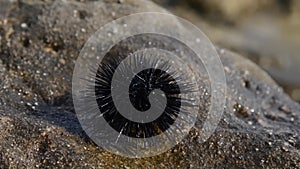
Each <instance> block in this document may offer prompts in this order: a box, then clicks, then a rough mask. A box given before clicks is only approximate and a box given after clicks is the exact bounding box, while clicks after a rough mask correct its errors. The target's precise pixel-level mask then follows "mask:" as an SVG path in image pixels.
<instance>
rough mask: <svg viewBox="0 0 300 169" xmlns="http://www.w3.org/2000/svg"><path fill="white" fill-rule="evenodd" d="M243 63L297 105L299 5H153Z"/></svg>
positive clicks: (236, 1)
mask: <svg viewBox="0 0 300 169" xmlns="http://www.w3.org/2000/svg"><path fill="white" fill-rule="evenodd" d="M153 1H154V2H156V3H158V4H159V5H161V6H163V7H165V8H167V9H168V10H170V11H171V12H172V13H174V14H176V15H178V16H180V17H182V18H185V19H187V20H189V21H190V22H192V23H193V24H195V25H196V26H198V27H199V28H200V29H201V30H202V31H203V32H204V33H206V35H208V37H209V38H210V39H211V40H212V41H213V43H214V44H216V45H217V46H220V47H226V48H229V49H231V50H233V51H236V52H238V53H240V54H242V55H243V56H245V57H248V58H249V59H251V60H252V61H254V62H255V63H257V64H258V65H260V66H261V67H262V68H263V69H265V70H266V71H267V72H269V74H270V75H271V76H272V77H273V78H274V79H275V80H276V81H277V82H278V83H279V84H280V85H281V86H282V87H284V89H285V91H286V92H287V93H288V94H290V95H291V97H292V98H293V99H295V100H297V101H298V102H300V1H299V0H153Z"/></svg>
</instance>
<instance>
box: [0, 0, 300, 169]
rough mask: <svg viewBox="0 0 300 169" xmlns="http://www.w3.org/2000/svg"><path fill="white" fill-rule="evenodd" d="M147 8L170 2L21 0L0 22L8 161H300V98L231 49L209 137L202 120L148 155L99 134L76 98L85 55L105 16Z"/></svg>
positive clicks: (165, 164) (281, 164) (55, 164)
mask: <svg viewBox="0 0 300 169" xmlns="http://www.w3.org/2000/svg"><path fill="white" fill-rule="evenodd" d="M142 11H164V10H163V9H161V8H159V7H157V6H156V5H154V4H153V3H152V2H149V1H144V0H138V1H136V0H125V1H122V3H120V1H117V0H116V1H108V0H107V1H87V2H77V1H71V2H69V1H68V3H66V2H65V1H57V2H52V1H45V2H44V1H31V0H29V1H26V2H18V3H12V4H11V7H10V8H9V11H8V13H9V15H8V16H7V18H6V22H3V21H1V23H0V42H1V43H0V84H1V86H2V87H1V88H0V128H1V133H0V142H1V143H0V168H10V167H11V168H25V167H29V168H99V167H102V168H129V167H130V168H144V167H148V168H203V167H205V168H258V167H264V168H267V167H269V168H299V165H300V136H299V134H300V131H299V126H300V120H299V117H300V106H299V104H298V103H296V102H294V101H293V100H291V99H290V98H289V97H288V96H287V95H286V94H284V93H283V91H282V89H281V88H280V87H278V86H277V85H276V83H275V82H273V80H272V79H271V78H270V77H269V76H268V75H267V74H266V73H265V72H264V71H262V70H261V69H260V68H259V67H257V66H256V65H255V64H253V63H252V62H250V61H248V60H246V59H244V58H243V57H241V56H239V55H238V54H234V53H231V52H229V51H227V50H224V49H219V55H220V57H221V60H222V62H223V64H224V70H225V73H226V78H227V83H228V89H227V90H228V94H227V95H228V96H227V106H226V109H225V111H224V114H223V118H222V120H221V122H220V124H219V126H218V128H217V130H216V132H215V133H214V134H213V135H212V136H211V137H210V139H209V140H208V141H206V142H205V143H203V144H200V143H199V139H200V133H199V131H200V127H201V124H200V123H199V122H198V123H196V125H195V127H194V128H193V129H192V130H191V132H190V134H189V135H188V137H187V138H186V139H184V140H183V141H182V142H181V143H180V144H179V145H178V146H176V147H175V148H174V149H172V150H170V151H168V152H166V153H164V154H161V155H158V156H155V157H151V158H147V159H128V158H124V157H120V156H116V155H113V154H110V153H109V152H106V151H104V150H102V149H101V148H99V147H97V145H95V144H94V143H93V142H92V141H91V140H90V139H89V138H88V137H87V136H86V135H85V133H84V131H83V130H82V129H81V127H80V124H79V122H78V121H77V118H76V115H75V113H74V109H73V105H72V98H71V79H72V70H73V67H74V63H75V60H76V57H77V56H78V54H79V51H80V49H81V47H82V46H83V44H84V43H85V41H86V40H87V38H88V37H89V36H90V35H91V34H92V33H94V32H95V31H96V30H97V29H98V28H99V27H100V26H101V25H103V24H105V23H107V22H109V21H111V20H113V19H115V18H118V17H120V16H123V15H127V14H130V13H134V12H142ZM166 24H167V23H166ZM205 101H207V99H206V100H204V102H205Z"/></svg>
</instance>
